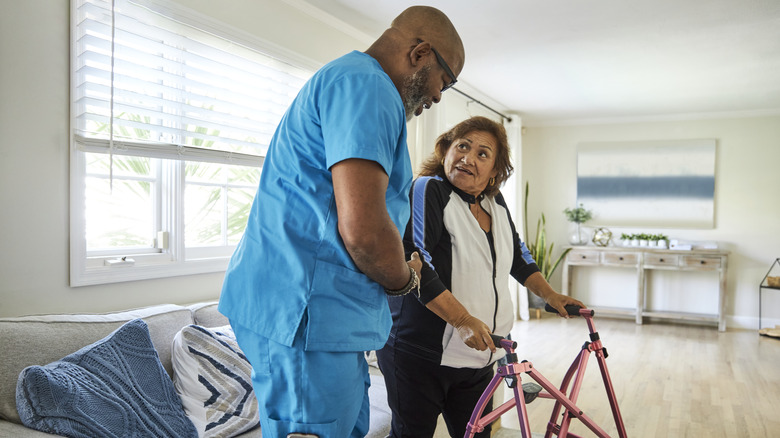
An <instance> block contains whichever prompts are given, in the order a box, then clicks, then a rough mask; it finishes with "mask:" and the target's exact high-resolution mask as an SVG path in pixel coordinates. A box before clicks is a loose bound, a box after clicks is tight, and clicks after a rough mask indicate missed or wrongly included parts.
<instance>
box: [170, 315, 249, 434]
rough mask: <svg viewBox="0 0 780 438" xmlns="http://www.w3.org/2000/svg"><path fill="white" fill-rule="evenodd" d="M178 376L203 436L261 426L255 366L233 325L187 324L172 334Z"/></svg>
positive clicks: (176, 379)
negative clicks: (255, 388) (253, 381)
mask: <svg viewBox="0 0 780 438" xmlns="http://www.w3.org/2000/svg"><path fill="white" fill-rule="evenodd" d="M172 360H173V372H174V377H173V382H174V387H175V388H176V391H177V392H178V393H179V395H180V396H181V400H182V404H183V405H184V410H185V411H186V412H187V415H188V416H189V417H190V420H192V422H193V423H194V424H195V427H196V428H197V429H198V434H199V435H200V436H201V437H232V436H236V435H238V434H240V433H243V432H245V431H247V430H250V429H253V428H254V427H256V426H258V424H259V422H260V418H259V416H258V405H257V399H256V398H255V394H254V391H253V390H252V380H251V374H252V366H251V365H250V364H249V361H248V360H247V358H246V357H245V356H244V354H243V353H242V352H241V350H240V348H239V347H238V343H237V342H236V337H235V335H234V334H233V330H232V329H231V328H230V326H229V325H225V326H222V327H214V328H205V327H201V326H198V325H194V324H193V325H190V326H187V327H184V328H183V329H182V330H181V331H180V332H179V333H178V334H177V335H176V337H175V338H174V340H173V349H172Z"/></svg>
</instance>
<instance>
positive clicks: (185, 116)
mask: <svg viewBox="0 0 780 438" xmlns="http://www.w3.org/2000/svg"><path fill="white" fill-rule="evenodd" d="M75 15H76V20H77V26H76V33H75V35H74V44H75V47H74V49H75V50H76V56H75V62H76V63H77V65H76V66H75V67H74V78H73V80H74V84H73V86H74V92H75V96H74V109H73V110H74V112H75V114H74V118H75V130H74V131H75V134H76V142H77V145H78V146H79V147H80V148H81V150H84V151H91V152H97V151H99V150H101V149H102V150H105V149H111V152H113V153H119V154H125V155H142V156H148V157H155V158H173V159H185V160H191V161H209V162H224V163H233V164H239V163H240V164H252V163H254V165H256V166H257V165H260V164H261V163H262V161H261V160H262V158H261V157H262V156H264V155H265V152H266V150H267V147H268V143H269V142H270V139H271V136H272V134H273V132H274V130H275V128H276V125H277V124H278V123H279V120H281V117H282V115H283V114H284V111H285V110H286V108H287V107H288V106H289V104H290V102H291V101H292V99H293V98H294V97H295V95H296V94H297V92H298V90H300V87H301V86H302V85H303V83H304V82H305V81H306V79H307V78H308V77H309V76H310V74H311V73H310V72H308V71H306V70H303V69H300V68H297V67H295V66H292V65H290V64H287V63H284V62H282V61H279V60H277V59H274V58H272V57H269V56H267V55H264V54H261V53H258V52H256V51H254V50H251V49H249V48H247V47H244V46H242V45H240V44H237V43H235V42H232V41H229V40H226V39H224V38H221V37H219V36H216V35H214V34H212V33H209V32H205V31H203V30H199V29H196V28H194V27H192V26H190V25H188V24H185V23H184V22H182V21H180V20H177V19H176V18H173V17H169V16H164V15H162V14H161V13H158V12H156V11H155V10H154V2H149V1H146V2H143V3H142V2H140V1H129V0H115V1H114V2H112V1H111V0H81V1H80V2H79V5H78V7H77V8H76V13H75ZM112 134H113V135H112Z"/></svg>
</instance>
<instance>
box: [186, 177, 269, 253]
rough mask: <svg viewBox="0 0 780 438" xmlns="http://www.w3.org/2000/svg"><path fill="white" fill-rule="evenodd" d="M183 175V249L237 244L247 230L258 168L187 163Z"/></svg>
mask: <svg viewBox="0 0 780 438" xmlns="http://www.w3.org/2000/svg"><path fill="white" fill-rule="evenodd" d="M185 175H186V176H185V184H186V185H185V227H186V228H185V246H186V247H197V246H215V245H236V244H237V243H238V241H239V240H240V239H241V236H242V235H243V233H244V229H245V228H246V221H247V217H248V215H249V209H250V207H251V206H252V200H253V198H254V196H255V192H256V191H257V183H258V181H259V180H260V169H259V168H257V167H245V166H229V165H224V164H215V163H199V162H188V163H187V165H186V171H185ZM226 194H227V195H226Z"/></svg>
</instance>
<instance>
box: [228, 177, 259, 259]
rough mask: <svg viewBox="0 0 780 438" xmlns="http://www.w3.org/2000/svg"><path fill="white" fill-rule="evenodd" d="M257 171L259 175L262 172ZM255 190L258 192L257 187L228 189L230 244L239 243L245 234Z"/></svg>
mask: <svg viewBox="0 0 780 438" xmlns="http://www.w3.org/2000/svg"><path fill="white" fill-rule="evenodd" d="M255 170H258V169H255ZM257 173H258V176H259V173H260V172H259V171H258V172H257ZM255 192H257V189H256V188H254V189H246V188H243V189H228V218H227V221H228V223H227V238H228V245H238V241H239V240H241V236H243V235H244V229H246V221H247V219H248V218H249V210H250V209H251V208H252V200H253V199H254V197H255Z"/></svg>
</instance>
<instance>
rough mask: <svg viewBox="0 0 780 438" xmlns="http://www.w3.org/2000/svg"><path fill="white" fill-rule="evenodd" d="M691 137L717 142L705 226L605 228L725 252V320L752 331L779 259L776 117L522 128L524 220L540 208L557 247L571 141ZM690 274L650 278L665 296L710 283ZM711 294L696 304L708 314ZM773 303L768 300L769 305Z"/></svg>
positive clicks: (618, 280) (569, 197)
mask: <svg viewBox="0 0 780 438" xmlns="http://www.w3.org/2000/svg"><path fill="white" fill-rule="evenodd" d="M694 138H714V139H716V140H717V149H716V175H715V227H714V228H713V229H709V230H689V229H684V230H683V229H628V228H626V229H622V228H617V227H612V228H610V229H611V231H612V232H613V233H614V234H617V235H618V236H619V235H620V233H622V232H640V231H648V232H663V233H664V234H667V235H669V236H670V237H671V238H675V237H676V238H680V239H688V240H698V241H717V242H718V243H719V244H720V245H721V247H722V248H723V249H726V250H728V251H731V254H730V258H729V270H728V274H729V277H728V294H729V297H728V300H727V304H726V305H727V309H726V314H727V315H728V316H729V317H728V319H727V322H728V324H729V325H730V326H732V327H746V328H757V324H758V321H757V317H758V285H759V283H760V281H761V279H762V278H763V276H764V274H766V271H767V269H769V265H770V264H771V263H772V262H773V261H774V259H775V258H776V257H780V202H778V200H780V116H773V117H756V118H733V119H712V120H696V121H669V122H647V123H624V124H601V125H590V126H555V127H553V126H550V127H528V128H526V134H525V136H524V137H523V149H524V155H523V163H524V167H523V171H524V177H525V179H527V180H528V181H530V184H531V194H530V200H531V202H530V204H529V210H530V212H529V221H531V219H532V218H536V217H538V216H539V213H540V212H544V213H545V216H546V218H547V224H548V232H549V233H550V234H551V237H553V238H554V239H555V241H556V242H559V244H560V245H565V244H566V231H567V227H568V222H566V220H565V216H564V215H563V213H562V212H563V209H564V208H566V207H571V206H574V204H575V201H576V175H577V168H576V165H577V164H576V157H577V152H576V151H577V149H576V148H577V144H578V143H580V142H589V141H632V140H667V139H694ZM532 222H533V221H532ZM532 229H533V228H532ZM531 233H533V231H531ZM583 275H584V274H583ZM589 275H595V274H592V273H591V274H589ZM606 275H608V277H607V278H606V280H607V282H610V281H611V280H614V283H615V284H617V285H618V286H617V287H620V285H626V287H625V288H624V290H626V291H627V292H628V293H632V292H631V291H632V290H633V289H634V288H635V286H634V285H633V284H631V283H628V284H626V283H625V281H626V279H625V276H624V274H623V273H620V272H607V273H606ZM777 275H780V274H777ZM557 276H558V277H557V278H556V279H555V281H554V286H556V287H559V286H560V272H558V273H557ZM697 277H698V276H695V275H694V276H693V278H692V279H691V280H692V281H693V282H692V283H686V282H685V279H684V278H680V279H677V278H670V279H662V278H658V279H657V280H656V283H658V284H661V285H663V284H667V285H668V286H669V287H668V289H669V290H667V293H683V294H696V293H699V292H698V290H699V289H702V288H707V289H712V288H713V287H714V288H717V281H714V282H713V281H712V279H710V278H697ZM578 280H582V281H584V284H585V285H586V286H587V285H589V284H592V283H588V278H584V279H579V278H578ZM678 280H679V281H678ZM629 281H630V279H629ZM595 283H598V282H595ZM599 284H604V283H599ZM610 286H615V285H614V284H611V285H610ZM659 293H661V292H660V291H659ZM702 293H703V292H702ZM778 295H780V294H778ZM587 296H588V297H592V299H593V300H596V301H599V300H601V299H603V297H601V296H599V294H598V292H590V293H589V294H588V295H587ZM711 298H712V297H711V295H708V294H706V293H703V295H702V299H703V301H705V302H703V303H702V307H703V308H704V309H706V310H707V311H708V312H709V310H710V309H711V308H712V304H713V303H711V302H710V301H709V300H710V299H711ZM769 298H770V300H769V301H764V306H765V307H764V316H765V317H766V316H767V315H770V316H773V317H774V321H773V322H772V323H773V324H777V323H780V311H775V312H774V313H772V312H771V304H772V303H771V302H772V301H773V300H771V297H769ZM767 303H770V305H767ZM778 303H780V301H777V300H774V308H775V309H777V308H778V307H779V306H778ZM599 304H601V305H606V303H603V302H600V303H599ZM714 309H717V307H714ZM689 311H696V309H689ZM764 325H765V326H766V325H767V321H766V320H765V321H764Z"/></svg>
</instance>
